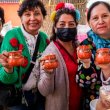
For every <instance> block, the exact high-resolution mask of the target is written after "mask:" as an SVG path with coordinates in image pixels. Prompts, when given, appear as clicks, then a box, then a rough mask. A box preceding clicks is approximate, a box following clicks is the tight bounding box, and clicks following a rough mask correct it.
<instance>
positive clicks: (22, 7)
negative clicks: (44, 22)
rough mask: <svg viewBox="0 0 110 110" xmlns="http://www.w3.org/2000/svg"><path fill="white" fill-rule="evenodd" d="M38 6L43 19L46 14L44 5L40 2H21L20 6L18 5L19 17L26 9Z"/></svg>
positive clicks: (35, 0) (38, 0) (26, 0)
mask: <svg viewBox="0 0 110 110" xmlns="http://www.w3.org/2000/svg"><path fill="white" fill-rule="evenodd" d="M38 6H39V7H40V9H41V12H42V14H43V17H44V18H45V16H46V15H47V12H46V9H45V7H44V4H43V3H42V2H41V1H40V0H24V1H23V2H22V4H21V5H20V7H19V10H18V15H19V16H20V17H21V16H22V15H23V13H24V12H25V11H26V10H27V9H29V10H32V9H34V8H35V7H38Z"/></svg>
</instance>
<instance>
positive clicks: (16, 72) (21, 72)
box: [0, 0, 48, 110]
mask: <svg viewBox="0 0 110 110" xmlns="http://www.w3.org/2000/svg"><path fill="white" fill-rule="evenodd" d="M18 15H19V17H20V19H21V26H20V27H17V28H14V29H12V30H10V31H9V32H7V34H6V36H5V37H4V40H3V43H2V46H1V54H0V63H1V67H0V85H1V86H0V88H3V91H4V92H3V93H5V92H6V90H7V91H10V94H11V95H10V97H8V98H7V97H6V99H5V98H4V97H1V96H2V95H1V94H0V97H1V99H0V104H1V105H4V106H5V107H8V108H10V110H14V109H17V110H18V109H19V110H21V109H23V110H25V108H22V107H21V106H20V105H22V103H23V104H25V102H26V100H25V98H24V97H23V100H21V99H22V98H21V95H22V93H21V87H22V83H25V81H26V80H27V76H28V75H29V74H30V72H31V71H32V68H33V66H34V62H35V61H36V59H37V58H39V57H40V55H41V53H42V52H43V51H44V49H45V48H46V46H47V41H48V38H47V35H46V34H45V33H44V32H42V31H39V29H40V27H41V26H42V23H43V19H44V18H45V16H46V10H45V8H44V5H43V4H42V2H41V1H39V0H24V1H23V2H22V4H21V5H20V7H19V10H18ZM19 50H21V51H22V56H23V57H24V60H23V62H24V63H22V65H21V66H17V67H16V66H14V67H12V66H9V63H8V57H9V52H10V51H19ZM5 87H6V88H7V89H6V88H5ZM1 90H2V89H1ZM12 90H13V91H12ZM15 96H18V97H15ZM14 97H15V98H14ZM2 99H5V101H4V102H3V100H2ZM14 99H15V100H14ZM26 104H28V102H27V103H26ZM28 109H30V108H28ZM31 109H32V110H33V108H31Z"/></svg>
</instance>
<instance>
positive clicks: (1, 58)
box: [0, 51, 13, 73]
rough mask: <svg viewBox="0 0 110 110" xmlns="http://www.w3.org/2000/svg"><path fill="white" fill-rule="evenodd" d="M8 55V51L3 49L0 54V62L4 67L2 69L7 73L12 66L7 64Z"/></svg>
mask: <svg viewBox="0 0 110 110" xmlns="http://www.w3.org/2000/svg"><path fill="white" fill-rule="evenodd" d="M8 57H9V52H6V51H4V52H3V53H2V54H0V64H2V66H3V67H4V70H5V71H6V72H7V73H12V72H13V67H10V66H9V64H8Z"/></svg>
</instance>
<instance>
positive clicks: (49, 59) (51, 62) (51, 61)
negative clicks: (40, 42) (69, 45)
mask: <svg viewBox="0 0 110 110" xmlns="http://www.w3.org/2000/svg"><path fill="white" fill-rule="evenodd" d="M42 61H44V69H55V68H57V67H58V61H57V59H56V56H55V55H54V54H49V55H46V56H44V57H43V58H41V59H40V62H42Z"/></svg>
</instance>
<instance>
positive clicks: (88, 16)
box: [87, 1, 110, 22]
mask: <svg viewBox="0 0 110 110" xmlns="http://www.w3.org/2000/svg"><path fill="white" fill-rule="evenodd" d="M99 4H103V5H105V6H106V8H107V9H108V10H109V12H110V5H109V4H108V3H106V2H103V1H97V2H95V3H93V4H92V5H91V7H90V8H89V9H88V12H87V21H88V22H89V20H90V17H91V11H92V9H93V8H94V7H95V6H97V5H99Z"/></svg>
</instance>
